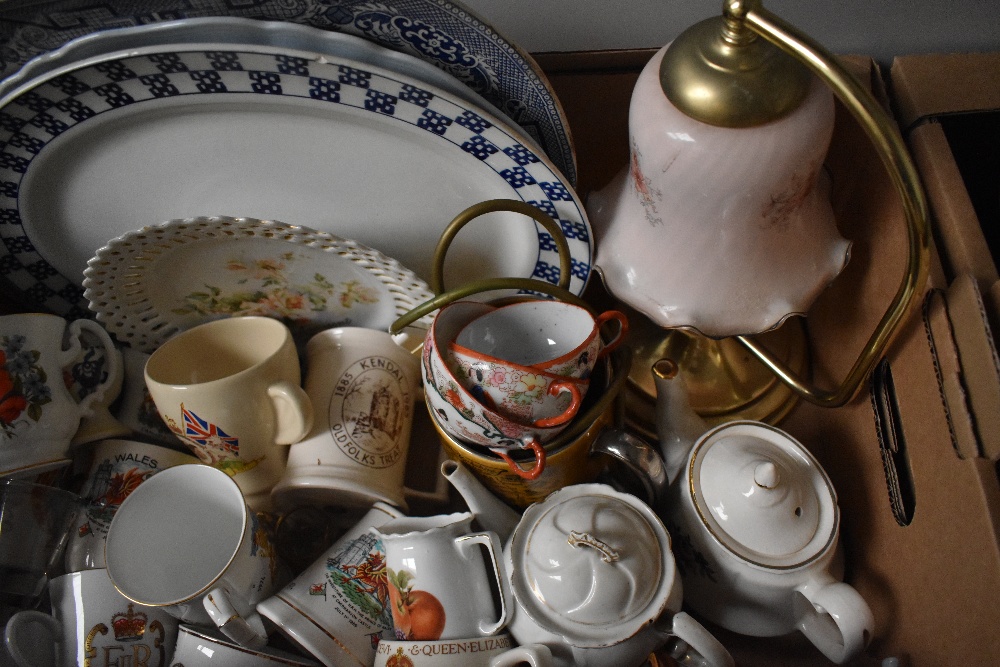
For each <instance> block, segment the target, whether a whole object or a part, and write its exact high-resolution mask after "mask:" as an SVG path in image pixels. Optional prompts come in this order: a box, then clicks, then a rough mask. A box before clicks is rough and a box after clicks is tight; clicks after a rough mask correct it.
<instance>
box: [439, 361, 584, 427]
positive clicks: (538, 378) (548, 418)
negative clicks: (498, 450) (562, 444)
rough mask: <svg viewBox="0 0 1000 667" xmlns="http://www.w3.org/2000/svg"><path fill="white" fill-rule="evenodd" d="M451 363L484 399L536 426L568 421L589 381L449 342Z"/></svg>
mask: <svg viewBox="0 0 1000 667" xmlns="http://www.w3.org/2000/svg"><path fill="white" fill-rule="evenodd" d="M446 354H447V360H448V361H449V362H450V363H449V367H450V368H451V369H452V370H453V371H454V373H455V376H456V377H457V378H458V381H459V382H461V383H462V385H463V386H464V387H465V388H466V389H468V390H469V391H470V392H472V395H473V396H475V397H476V399H477V400H479V402H480V403H482V404H483V405H486V406H488V407H490V408H492V409H493V410H495V411H496V412H498V413H500V414H502V415H503V416H505V417H507V418H508V419H511V420H513V421H517V422H521V423H525V424H532V425H534V426H558V425H560V424H565V423H566V422H568V421H569V420H571V419H572V418H573V417H575V416H576V413H577V412H578V411H579V409H580V403H581V402H582V401H583V396H584V394H586V392H587V388H588V385H589V383H588V381H586V380H576V379H571V378H567V377H564V376H561V375H553V374H552V373H546V372H545V371H540V370H538V369H537V368H532V367H530V366H521V365H520V364H515V363H513V362H509V361H505V360H503V359H497V358H495V357H490V356H487V355H483V354H479V353H478V352H475V351H473V350H470V349H468V348H464V347H462V346H461V345H457V344H455V343H452V344H451V345H449V346H448V350H447V353H446Z"/></svg>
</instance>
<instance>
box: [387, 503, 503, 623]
mask: <svg viewBox="0 0 1000 667" xmlns="http://www.w3.org/2000/svg"><path fill="white" fill-rule="evenodd" d="M473 518H474V515H473V514H471V513H468V512H462V513H456V514H442V515H437V516H431V517H404V518H400V519H394V520H392V521H389V522H387V523H386V524H384V525H382V526H380V527H378V528H372V529H371V531H372V533H373V534H374V535H376V536H378V537H379V538H380V539H381V540H382V544H383V546H384V547H385V561H386V573H387V575H388V579H389V582H388V583H389V590H388V593H389V601H390V603H391V609H392V621H393V628H394V630H395V635H396V638H397V639H403V640H409V641H414V640H431V641H434V640H438V639H461V638H467V637H488V636H490V635H494V634H496V633H498V632H500V631H501V630H502V629H503V628H504V626H506V625H507V621H508V618H509V614H510V611H511V608H510V606H509V605H508V604H507V593H506V591H505V588H506V586H505V584H504V581H503V575H502V574H501V570H500V559H501V558H502V557H503V546H502V545H501V544H500V538H499V537H498V536H497V534H496V533H493V532H489V531H485V532H474V531H473V530H472V520H473ZM480 547H485V549H481V548H480ZM484 550H485V551H486V552H487V553H488V554H489V561H487V560H486V558H485V557H484V555H483V551H484ZM487 562H488V563H489V565H487ZM491 577H492V579H493V581H492V582H491ZM491 589H493V590H495V591H496V593H497V595H499V605H498V607H499V612H498V611H497V605H495V602H494V597H495V596H494V593H493V592H492V591H491Z"/></svg>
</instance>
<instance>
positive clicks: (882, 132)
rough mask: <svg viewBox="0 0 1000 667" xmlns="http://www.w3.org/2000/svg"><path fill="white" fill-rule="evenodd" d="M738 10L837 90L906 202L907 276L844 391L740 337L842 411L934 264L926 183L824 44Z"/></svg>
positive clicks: (807, 392)
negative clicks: (801, 373)
mask: <svg viewBox="0 0 1000 667" xmlns="http://www.w3.org/2000/svg"><path fill="white" fill-rule="evenodd" d="M735 5H740V8H739V9H740V11H741V12H742V11H743V9H745V10H746V11H745V14H743V19H742V22H743V24H744V25H745V26H747V27H749V28H750V29H752V30H753V31H754V32H756V33H757V34H759V35H761V36H763V37H764V38H765V39H766V40H768V41H769V42H771V43H773V44H775V45H777V46H778V47H779V48H781V49H782V50H784V51H785V52H787V53H790V54H792V55H794V56H795V57H796V58H798V59H799V60H800V61H801V62H803V63H804V64H805V65H806V66H807V67H808V68H809V69H810V70H812V71H813V72H814V73H815V74H816V75H817V76H819V77H820V78H821V79H823V80H824V81H825V82H826V83H827V84H828V85H829V86H830V87H831V88H832V90H833V92H834V94H835V95H836V96H837V97H838V98H839V99H840V100H841V101H842V102H843V103H844V105H845V106H846V107H847V109H848V110H849V111H850V112H851V114H852V115H853V116H854V117H855V118H856V119H857V121H858V122H859V124H860V125H861V126H862V128H863V129H864V130H865V132H866V133H867V134H868V136H869V138H870V139H871V141H872V143H873V145H874V146H875V149H876V151H877V152H878V154H879V158H880V159H881V160H882V163H883V165H884V166H885V168H886V169H887V170H888V172H889V174H890V176H891V178H892V181H893V185H894V186H895V188H896V190H897V192H898V194H899V196H900V198H901V199H902V203H903V213H904V215H905V217H906V222H907V232H908V243H909V245H908V254H907V267H906V273H905V275H904V276H903V281H902V283H901V284H900V286H899V289H898V290H897V292H896V295H895V297H894V298H893V300H892V302H891V303H890V305H889V307H888V309H887V310H886V312H885V314H884V315H883V316H882V319H881V321H880V322H879V324H878V326H877V327H876V329H875V331H874V332H873V333H872V335H871V337H870V338H869V339H868V341H867V343H866V344H865V347H864V349H863V350H862V352H861V354H860V356H859V357H858V359H857V361H856V362H855V363H854V366H853V367H852V368H851V370H850V372H849V373H848V375H847V377H846V378H845V380H844V381H843V382H842V383H841V385H840V386H839V387H837V388H835V389H833V390H823V389H819V388H815V387H811V386H809V385H807V384H806V383H805V382H804V381H803V380H802V379H801V378H799V377H798V376H796V375H795V374H794V372H792V371H791V370H790V369H789V368H787V367H786V366H785V365H784V364H782V363H781V362H780V361H779V360H777V359H775V358H774V357H773V356H772V355H771V354H769V353H768V351H767V350H766V349H764V348H763V347H762V346H760V345H759V344H758V343H757V342H756V341H755V340H754V339H753V338H752V337H747V336H740V337H739V340H740V342H742V343H743V344H744V345H745V346H746V347H747V349H749V350H750V351H751V352H752V353H753V354H754V355H755V356H757V358H758V359H760V360H761V361H762V362H763V363H764V364H766V365H767V366H768V367H769V368H771V369H772V370H773V371H774V372H775V373H776V374H777V375H778V376H779V377H780V378H781V379H782V381H784V382H785V383H786V384H788V385H789V386H790V387H791V388H792V389H793V390H794V391H795V392H796V393H798V394H799V395H801V396H802V397H803V398H805V399H806V400H808V401H810V402H812V403H815V404H818V405H823V406H827V407H838V406H840V405H843V404H845V403H847V402H848V401H850V400H851V399H852V398H854V397H855V396H856V395H857V394H858V392H859V391H860V389H861V386H862V384H864V382H865V380H866V379H867V377H868V376H869V374H870V373H871V371H872V369H874V367H875V365H876V364H877V363H878V361H879V359H880V358H881V357H882V355H883V354H884V353H885V351H886V349H887V348H888V346H889V344H890V343H891V342H892V339H893V338H894V337H895V334H896V333H897V331H898V329H899V325H900V324H901V323H902V321H903V320H904V319H905V317H906V316H907V314H908V313H909V311H910V308H911V307H912V305H913V304H914V302H915V300H916V298H917V297H918V296H919V294H920V292H921V291H922V290H923V286H924V284H925V283H926V280H927V273H928V265H929V261H930V259H929V258H930V225H929V222H928V210H927V200H926V198H925V195H924V191H923V187H922V185H921V183H920V175H919V173H918V172H917V169H916V167H915V166H914V164H913V160H912V159H911V158H910V155H909V153H908V152H907V149H906V145H905V143H904V142H903V139H902V137H901V136H900V134H899V131H898V129H897V128H896V126H895V125H894V124H893V122H892V121H891V120H890V119H889V117H888V115H887V114H886V113H885V111H884V110H883V109H882V107H881V106H879V104H878V102H877V101H876V100H875V98H874V97H873V96H872V95H871V94H870V93H869V92H868V91H867V90H866V89H865V88H864V87H863V86H862V85H861V84H860V83H859V82H858V81H857V80H856V79H855V78H854V76H853V75H851V73H850V72H848V71H847V70H846V69H845V68H844V67H843V66H842V65H841V64H840V63H839V61H838V60H837V59H836V58H835V57H833V56H832V55H830V54H829V53H828V52H827V51H825V50H824V49H823V47H822V46H820V45H819V44H818V43H816V42H815V41H813V40H812V39H811V38H809V37H808V36H807V35H805V34H803V33H801V32H799V31H798V30H796V29H795V28H794V27H792V26H791V25H789V24H788V23H786V22H784V21H783V20H782V19H780V18H779V17H777V16H775V15H774V14H771V13H770V12H768V11H766V10H765V9H763V7H760V3H759V1H758V0H748V1H746V2H744V1H741V0H727V2H726V7H727V8H728V7H733V6H735Z"/></svg>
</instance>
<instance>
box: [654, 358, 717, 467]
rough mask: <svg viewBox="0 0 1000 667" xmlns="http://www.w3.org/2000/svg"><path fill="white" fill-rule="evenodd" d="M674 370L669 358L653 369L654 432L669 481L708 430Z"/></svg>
mask: <svg viewBox="0 0 1000 667" xmlns="http://www.w3.org/2000/svg"><path fill="white" fill-rule="evenodd" d="M677 372H678V368H677V363H676V362H675V361H673V360H672V359H660V360H659V361H657V362H656V363H654V364H653V368H652V373H653V381H654V382H655V384H656V433H657V436H658V437H659V440H660V453H661V454H662V456H663V463H664V465H665V467H666V472H667V478H668V479H669V483H670V484H673V482H674V480H676V479H677V476H678V475H679V474H680V472H681V469H682V468H683V467H684V464H685V462H686V461H687V458H688V454H690V452H691V448H692V447H693V446H694V443H695V442H696V441H697V440H698V438H700V437H701V435H702V434H703V433H704V432H705V431H707V430H708V424H707V423H706V422H705V421H704V420H703V419H702V418H701V417H699V416H698V413H696V412H695V411H694V408H692V407H691V400H690V398H689V397H688V392H687V387H685V386H684V381H683V380H682V379H681V378H679V377H678V376H677Z"/></svg>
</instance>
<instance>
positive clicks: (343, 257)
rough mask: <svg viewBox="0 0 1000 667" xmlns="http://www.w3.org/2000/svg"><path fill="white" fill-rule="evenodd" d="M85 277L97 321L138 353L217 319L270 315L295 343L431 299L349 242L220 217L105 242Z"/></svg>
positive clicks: (378, 325) (172, 223) (373, 322)
mask: <svg viewBox="0 0 1000 667" xmlns="http://www.w3.org/2000/svg"><path fill="white" fill-rule="evenodd" d="M84 276H85V277H84V281H83V286H84V288H85V292H84V296H85V298H87V299H88V300H89V302H90V308H91V310H93V311H94V312H95V313H96V315H97V320H98V321H99V322H100V323H101V324H103V325H104V327H105V328H106V329H107V330H108V331H109V332H110V333H112V334H114V335H115V336H116V337H117V338H118V340H119V341H120V342H122V343H126V344H128V345H129V346H130V347H133V348H135V349H138V350H140V351H142V352H153V350H155V349H156V348H157V347H159V346H160V345H161V344H163V343H164V342H165V341H166V340H167V338H169V337H170V336H172V335H174V334H175V333H177V332H179V331H183V330H185V329H189V328H191V327H193V326H195V325H198V324H201V323H203V322H207V321H210V320H214V319H219V318H224V317H238V316H248V315H262V316H266V317H274V318H277V319H280V320H282V321H283V322H285V323H286V324H287V325H288V326H289V327H290V328H291V329H292V332H293V333H294V334H295V335H296V338H297V339H299V340H300V341H301V342H303V343H304V342H305V341H306V340H308V338H309V337H310V336H311V335H312V334H314V333H316V332H317V331H320V330H322V329H328V328H331V327H337V326H354V327H366V328H369V329H382V330H385V329H388V328H389V325H390V324H392V322H393V321H395V320H396V319H397V318H398V317H399V316H400V315H403V314H404V313H406V312H407V311H409V310H411V309H412V308H414V307H415V306H417V305H419V304H421V303H423V302H424V301H426V300H427V299H429V298H431V297H432V296H433V295H432V294H431V292H430V290H429V289H428V288H427V284H426V283H425V282H424V281H422V280H420V279H419V278H417V277H416V276H415V275H414V274H413V272H412V271H410V270H408V269H406V268H404V267H402V266H401V265H400V264H399V262H397V261H395V260H393V259H392V258H389V257H386V256H384V255H383V254H382V253H380V252H378V251H376V250H374V249H372V248H367V247H365V246H363V245H361V244H359V243H356V242H354V241H351V240H347V239H341V238H337V237H336V236H333V235H331V234H326V233H324V232H320V231H317V230H315V229H308V228H305V227H297V226H294V225H288V224H285V223H282V222H277V221H274V220H255V219H251V218H228V217H222V216H218V217H202V218H190V219H186V220H169V221H167V222H165V223H162V224H159V225H153V226H150V227H144V228H143V229H140V230H137V231H133V232H129V233H127V234H124V235H122V236H120V237H119V238H116V239H112V240H111V241H109V242H108V244H107V245H106V246H104V247H103V248H101V249H99V250H98V251H97V253H96V254H95V255H94V257H92V258H91V259H90V261H89V262H88V266H87V269H86V270H85V271H84Z"/></svg>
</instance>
